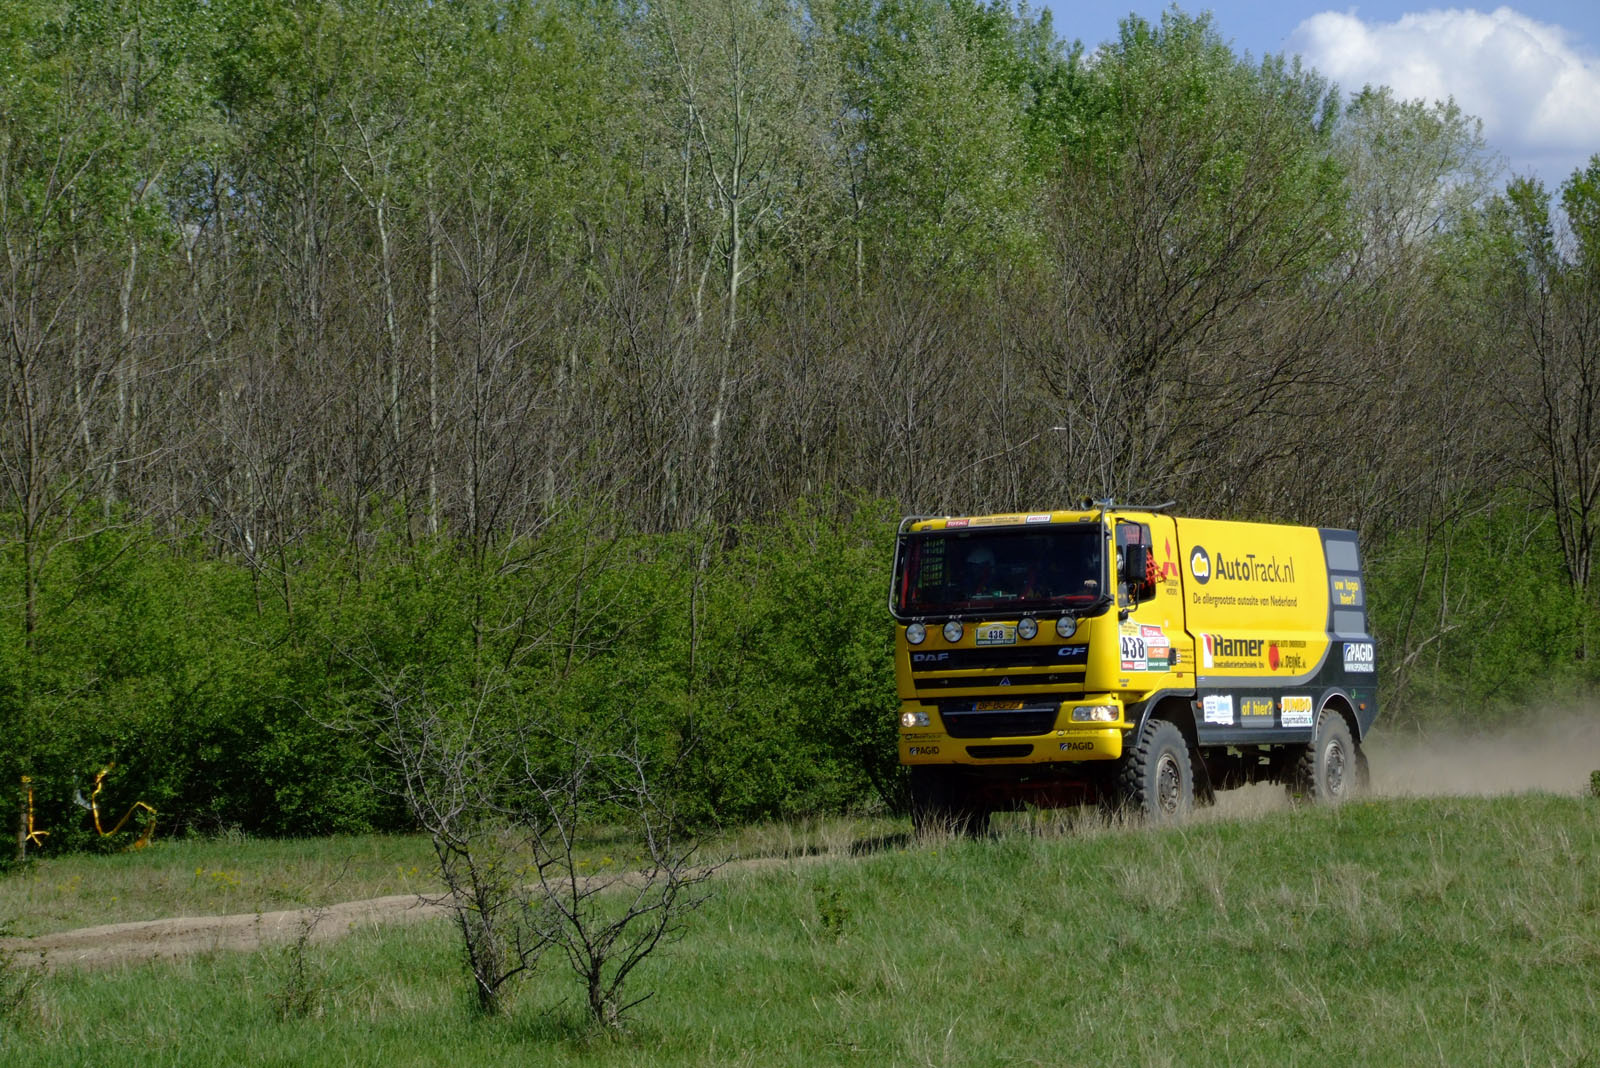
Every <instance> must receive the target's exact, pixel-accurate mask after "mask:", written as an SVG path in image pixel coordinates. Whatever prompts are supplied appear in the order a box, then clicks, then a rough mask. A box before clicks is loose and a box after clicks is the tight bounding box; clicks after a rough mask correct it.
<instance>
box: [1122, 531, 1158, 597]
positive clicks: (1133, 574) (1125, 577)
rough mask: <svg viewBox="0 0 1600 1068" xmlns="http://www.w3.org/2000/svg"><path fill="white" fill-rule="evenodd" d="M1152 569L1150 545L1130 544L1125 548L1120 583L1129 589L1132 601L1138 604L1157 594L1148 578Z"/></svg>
mask: <svg viewBox="0 0 1600 1068" xmlns="http://www.w3.org/2000/svg"><path fill="white" fill-rule="evenodd" d="M1149 569H1150V547H1149V546H1147V545H1129V546H1127V547H1125V548H1124V549H1123V556H1122V574H1121V575H1120V576H1118V577H1119V579H1120V580H1121V581H1120V583H1119V584H1120V585H1121V586H1122V588H1123V589H1125V590H1127V591H1128V599H1129V601H1130V602H1132V603H1134V604H1137V603H1138V602H1140V601H1145V600H1149V599H1150V598H1151V597H1154V596H1155V592H1156V591H1155V587H1154V585H1153V584H1152V583H1150V582H1149V581H1148V579H1147V577H1146V576H1147V574H1148V572H1149Z"/></svg>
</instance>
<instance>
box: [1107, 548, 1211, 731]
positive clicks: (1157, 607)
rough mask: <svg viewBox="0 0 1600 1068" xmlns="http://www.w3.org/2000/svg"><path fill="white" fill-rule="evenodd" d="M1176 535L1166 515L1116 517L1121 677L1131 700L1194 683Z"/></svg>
mask: <svg viewBox="0 0 1600 1068" xmlns="http://www.w3.org/2000/svg"><path fill="white" fill-rule="evenodd" d="M1176 535H1177V531H1176V527H1175V525H1174V523H1173V521H1172V520H1171V519H1170V518H1167V517H1166V516H1151V517H1149V519H1148V520H1145V519H1142V518H1141V519H1120V518H1119V519H1118V520H1117V522H1116V554H1117V559H1116V567H1117V591H1116V592H1117V612H1118V625H1117V629H1118V633H1119V637H1120V644H1121V650H1120V657H1121V659H1120V666H1121V671H1120V673H1119V675H1118V682H1119V683H1120V688H1121V689H1123V690H1125V691H1128V699H1129V700H1130V701H1135V700H1140V699H1142V698H1141V696H1140V695H1147V694H1150V693H1153V692H1154V691H1157V690H1166V689H1189V688H1192V687H1193V684H1194V683H1193V679H1194V675H1193V672H1194V646H1193V644H1192V643H1191V642H1190V641H1189V640H1188V635H1187V634H1186V633H1185V631H1184V626H1183V596H1182V591H1181V589H1180V585H1179V582H1178V566H1177V552H1178V545H1177V536H1176ZM1123 680H1126V681H1123Z"/></svg>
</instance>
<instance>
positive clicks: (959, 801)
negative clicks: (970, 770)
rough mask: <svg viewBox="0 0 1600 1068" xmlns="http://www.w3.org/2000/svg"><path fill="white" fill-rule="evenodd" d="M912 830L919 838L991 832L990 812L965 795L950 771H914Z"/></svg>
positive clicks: (946, 769) (930, 769)
mask: <svg viewBox="0 0 1600 1068" xmlns="http://www.w3.org/2000/svg"><path fill="white" fill-rule="evenodd" d="M910 770H911V829H912V831H913V832H914V833H915V834H916V836H917V837H918V838H926V837H929V836H934V837H939V836H949V835H969V836H972V837H976V836H978V835H981V834H983V833H985V832H986V831H988V829H989V810H988V809H987V808H985V807H984V806H982V805H978V804H975V803H974V802H973V801H972V800H971V799H970V798H968V797H965V796H963V795H964V791H963V790H962V788H961V782H960V780H959V779H958V778H957V777H956V774H955V772H954V771H953V770H952V769H950V768H944V767H927V766H914V767H912V768H911V769H910Z"/></svg>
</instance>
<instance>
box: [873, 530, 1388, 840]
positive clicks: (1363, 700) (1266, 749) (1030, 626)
mask: <svg viewBox="0 0 1600 1068" xmlns="http://www.w3.org/2000/svg"><path fill="white" fill-rule="evenodd" d="M1163 507H1164V506H1163ZM889 605H890V612H891V613H892V614H893V616H894V618H895V621H896V628H895V631H896V635H895V678H896V682H897V685H898V688H899V697H900V739H899V744H900V761H901V763H903V764H906V765H908V766H909V768H910V775H911V800H912V813H913V818H914V820H915V822H916V824H917V826H918V828H919V830H920V829H925V828H927V827H929V826H931V825H942V826H946V827H955V828H962V829H968V830H972V829H976V828H978V827H981V826H982V825H983V824H985V823H986V822H987V820H988V815H989V813H990V812H993V811H995V810H998V809H1006V808H1017V807H1020V806H1022V805H1028V804H1032V805H1039V806H1051V805H1062V804H1073V803H1081V802H1085V801H1097V802H1099V803H1101V804H1105V805H1108V806H1113V807H1117V808H1126V809H1127V810H1130V811H1132V812H1135V813H1138V814H1141V815H1143V816H1145V817H1147V818H1150V819H1154V820H1158V821H1159V820H1164V819H1171V818H1174V817H1177V816H1179V815H1181V814H1182V813H1184V812H1186V811H1187V810H1188V809H1190V808H1191V807H1192V806H1193V805H1194V804H1195V803H1196V802H1197V801H1198V802H1199V803H1202V804H1204V803H1209V802H1210V801H1211V800H1213V799H1214V797H1215V792H1216V791H1217V790H1224V789H1229V788H1231V787H1237V786H1243V785H1246V784H1249V783H1256V782H1276V783H1282V784H1284V785H1285V786H1286V787H1288V789H1290V790H1291V791H1292V792H1294V793H1295V794H1297V795H1300V796H1303V797H1307V798H1310V799H1312V800H1316V801H1325V802H1337V801H1340V800H1342V799H1344V798H1345V797H1347V796H1349V795H1350V794H1351V793H1352V792H1354V791H1355V790H1356V789H1358V788H1359V787H1361V786H1362V785H1364V783H1365V780H1366V776H1367V768H1366V757H1365V755H1364V754H1363V753H1362V750H1361V742H1362V740H1363V739H1365V738H1366V736H1367V731H1368V730H1369V729H1370V728H1371V727H1372V722H1373V720H1374V718H1376V716H1377V714H1378V689H1377V679H1378V675H1377V667H1378V663H1377V645H1376V643H1375V642H1374V640H1373V638H1372V635H1371V633H1370V631H1369V629H1368V624H1367V611H1366V588H1365V584H1364V582H1363V580H1362V574H1361V554H1360V551H1359V549H1358V547H1357V545H1356V536H1355V534H1354V533H1353V532H1351V531H1348V530H1325V529H1318V528H1315V527H1299V526H1280V525H1277V524H1269V523H1235V522H1224V521H1218V520H1210V519H1181V518H1177V517H1174V516H1170V515H1167V514H1165V513H1164V512H1163V511H1162V510H1161V509H1160V508H1156V509H1149V508H1144V509H1141V508H1118V507H1116V506H1115V505H1114V504H1113V503H1112V502H1109V501H1106V502H1096V503H1093V504H1088V505H1085V506H1084V507H1083V508H1081V509H1079V510H1076V511H1053V512H1038V513H1032V514H1028V513H1015V514H1007V515H988V516H970V517H938V518H935V517H918V516H913V517H907V518H906V519H904V520H902V522H901V524H900V530H899V535H898V538H897V541H896V549H895V565H894V579H893V587H892V589H891V592H890V597H889Z"/></svg>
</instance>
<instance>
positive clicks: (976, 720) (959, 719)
mask: <svg viewBox="0 0 1600 1068" xmlns="http://www.w3.org/2000/svg"><path fill="white" fill-rule="evenodd" d="M1059 711H1060V706H1059V705H1057V704H1054V703H1052V704H1049V705H1038V706H1034V707H1032V708H1018V709H1006V710H1004V711H996V712H977V711H974V710H973V708H972V702H970V701H968V702H966V703H965V706H964V707H963V706H962V705H942V706H940V708H939V718H940V719H942V720H944V731H945V733H946V734H948V735H949V736H950V737H952V738H1032V737H1035V736H1037V735H1040V734H1049V733H1050V731H1052V730H1053V729H1055V725H1056V715H1057V713H1058V712H1059Z"/></svg>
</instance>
